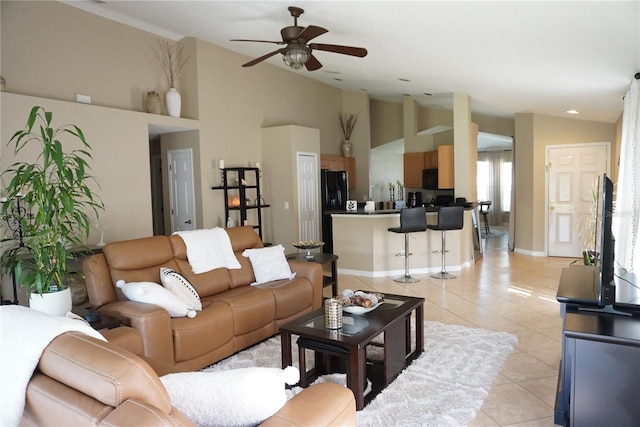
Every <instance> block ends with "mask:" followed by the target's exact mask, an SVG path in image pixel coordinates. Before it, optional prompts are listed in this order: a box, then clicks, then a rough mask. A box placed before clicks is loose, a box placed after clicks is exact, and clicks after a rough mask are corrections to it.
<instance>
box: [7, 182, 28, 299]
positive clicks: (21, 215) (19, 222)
mask: <svg viewBox="0 0 640 427" xmlns="http://www.w3.org/2000/svg"><path fill="white" fill-rule="evenodd" d="M22 197H23V196H22V195H21V194H19V195H17V196H16V197H15V198H14V199H13V200H9V199H7V198H6V197H3V198H2V199H0V202H1V203H3V204H4V203H11V207H10V208H8V209H7V210H6V211H8V212H7V213H5V214H4V215H2V219H3V221H4V222H5V223H6V224H7V227H8V228H9V230H10V231H11V232H12V237H13V239H14V240H18V246H16V247H15V248H12V249H10V250H9V251H8V252H7V255H8V256H12V255H13V254H15V253H16V252H18V251H21V250H26V251H30V250H31V248H29V247H28V246H27V245H26V244H25V243H24V237H25V234H24V227H23V221H26V222H27V223H31V220H32V219H33V214H32V213H31V212H28V211H27V209H26V208H25V207H24V206H22V204H21V203H20V200H22ZM11 285H12V290H13V300H5V299H4V298H3V299H2V301H1V302H2V304H18V298H17V291H16V290H17V284H16V275H15V272H14V273H13V274H11Z"/></svg>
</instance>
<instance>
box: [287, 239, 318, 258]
mask: <svg viewBox="0 0 640 427" xmlns="http://www.w3.org/2000/svg"><path fill="white" fill-rule="evenodd" d="M292 245H293V246H294V247H296V248H298V249H302V250H306V251H307V253H306V254H305V255H304V257H305V258H306V259H313V254H312V253H311V249H317V248H319V247H320V246H322V245H324V242H315V241H313V240H301V241H299V242H293V243H292Z"/></svg>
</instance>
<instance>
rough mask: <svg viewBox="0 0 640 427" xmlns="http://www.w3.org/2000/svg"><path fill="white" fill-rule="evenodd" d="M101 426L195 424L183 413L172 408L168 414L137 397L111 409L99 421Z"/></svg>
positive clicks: (190, 425)
mask: <svg viewBox="0 0 640 427" xmlns="http://www.w3.org/2000/svg"><path fill="white" fill-rule="evenodd" d="M99 425H101V426H126V425H135V426H136V427H144V426H149V427H155V426H173V427H182V426H184V427H196V424H195V423H194V422H193V421H191V420H190V419H188V418H187V417H186V416H184V414H182V413H181V412H180V411H178V410H177V409H175V408H172V411H171V413H170V414H165V413H163V412H162V411H159V410H158V409H157V408H155V407H153V406H151V405H147V404H145V403H144V402H141V401H139V400H137V399H129V400H127V401H125V402H123V403H122V405H120V406H118V407H117V408H115V409H114V410H113V411H111V412H110V413H109V414H108V415H107V416H106V417H105V418H104V419H103V420H102V421H101V422H100V424H99Z"/></svg>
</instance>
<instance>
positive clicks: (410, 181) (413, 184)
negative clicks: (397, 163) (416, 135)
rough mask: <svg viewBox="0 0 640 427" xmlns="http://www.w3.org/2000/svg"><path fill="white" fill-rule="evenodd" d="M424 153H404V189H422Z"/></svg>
mask: <svg viewBox="0 0 640 427" xmlns="http://www.w3.org/2000/svg"><path fill="white" fill-rule="evenodd" d="M423 169H424V153H422V152H420V153H404V187H405V188H422V170H423Z"/></svg>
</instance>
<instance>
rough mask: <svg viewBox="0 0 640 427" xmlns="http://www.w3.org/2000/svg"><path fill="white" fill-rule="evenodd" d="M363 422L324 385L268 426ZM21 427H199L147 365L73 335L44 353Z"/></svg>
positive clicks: (345, 399) (349, 401) (338, 390)
mask: <svg viewBox="0 0 640 427" xmlns="http://www.w3.org/2000/svg"><path fill="white" fill-rule="evenodd" d="M118 329H123V330H124V329H125V328H118ZM127 329H128V328H127ZM132 336H135V334H132ZM210 409H211V410H212V411H215V410H216V408H213V407H212V408H210ZM355 414H356V410H355V399H354V397H353V393H352V392H351V391H350V390H349V389H347V388H345V387H341V386H339V385H336V384H330V383H322V384H318V385H314V386H311V387H309V388H307V389H305V390H303V391H302V392H300V393H299V394H297V395H296V396H294V397H293V398H292V399H291V400H289V401H288V402H287V403H286V404H285V406H284V407H283V408H282V409H281V410H280V411H279V412H277V413H276V414H275V415H273V416H272V417H271V418H269V419H267V420H266V421H265V422H264V423H263V424H262V425H263V426H283V427H286V426H301V425H313V426H339V425H345V426H355V425H356V415H355ZM20 425H22V426H55V427H59V426H125V425H127V426H137V427H144V426H161V425H164V426H195V424H194V423H193V422H192V421H191V420H189V419H188V418H186V417H185V416H184V415H183V414H182V413H181V412H179V411H178V410H177V409H175V408H174V407H173V406H172V405H171V401H170V398H169V395H168V393H167V391H166V389H165V387H164V385H163V384H162V382H161V381H160V379H159V378H158V375H157V374H156V372H155V371H154V370H153V369H152V368H151V367H150V365H149V364H147V363H146V362H145V361H144V360H143V359H141V358H140V357H138V356H136V355H135V354H133V353H131V352H129V351H127V350H125V349H123V348H122V347H120V346H118V345H116V344H113V343H110V342H104V341H100V340H97V339H95V338H93V337H89V336H87V335H84V334H82V333H80V332H66V333H64V334H62V335H60V336H58V337H57V338H55V339H54V340H53V341H51V343H50V344H49V346H48V347H47V348H46V349H45V350H44V352H43V354H42V356H41V358H40V362H39V364H38V367H37V369H36V371H35V372H34V375H33V377H32V378H31V380H30V382H29V384H28V386H27V394H26V404H25V410H24V413H23V415H22V420H21V422H20Z"/></svg>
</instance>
